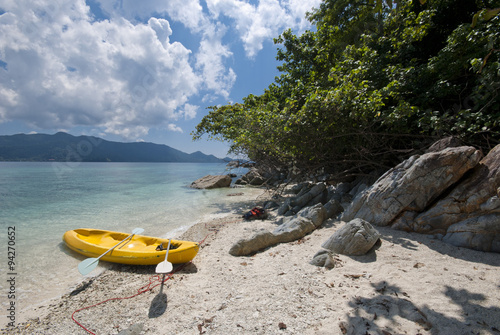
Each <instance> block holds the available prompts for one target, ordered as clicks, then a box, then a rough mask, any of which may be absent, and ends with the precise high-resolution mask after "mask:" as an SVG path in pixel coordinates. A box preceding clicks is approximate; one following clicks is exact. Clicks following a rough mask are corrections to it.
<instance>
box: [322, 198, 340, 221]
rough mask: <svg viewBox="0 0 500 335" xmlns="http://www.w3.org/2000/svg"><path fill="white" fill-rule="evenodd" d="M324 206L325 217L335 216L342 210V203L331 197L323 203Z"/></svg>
mask: <svg viewBox="0 0 500 335" xmlns="http://www.w3.org/2000/svg"><path fill="white" fill-rule="evenodd" d="M324 207H325V210H326V218H327V219H330V218H332V217H334V216H337V215H339V214H340V213H342V212H343V211H344V207H342V205H341V204H340V202H339V201H338V200H337V199H331V200H330V201H328V202H327V203H326V204H325V206H324Z"/></svg>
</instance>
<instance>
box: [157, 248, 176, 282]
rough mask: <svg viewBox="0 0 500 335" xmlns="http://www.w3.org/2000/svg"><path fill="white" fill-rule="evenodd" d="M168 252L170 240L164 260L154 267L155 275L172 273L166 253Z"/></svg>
mask: <svg viewBox="0 0 500 335" xmlns="http://www.w3.org/2000/svg"><path fill="white" fill-rule="evenodd" d="M169 250H170V240H168V246H167V253H166V254H165V260H164V261H163V262H161V263H159V264H158V265H157V266H156V273H164V274H165V273H169V272H171V271H172V268H173V267H172V263H170V262H169V261H168V260H167V258H168V251H169Z"/></svg>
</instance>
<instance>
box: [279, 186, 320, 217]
mask: <svg viewBox="0 0 500 335" xmlns="http://www.w3.org/2000/svg"><path fill="white" fill-rule="evenodd" d="M324 192H325V194H324ZM324 198H326V185H325V183H317V184H314V185H312V186H311V185H307V186H305V187H302V189H301V190H300V191H299V192H298V194H297V195H296V196H295V197H292V198H287V199H285V201H284V202H283V204H282V205H281V206H280V208H279V209H278V215H293V214H295V213H298V212H299V211H300V210H301V209H302V208H304V207H305V206H313V205H315V204H317V203H320V202H322V200H323V199H324Z"/></svg>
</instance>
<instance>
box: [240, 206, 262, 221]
mask: <svg viewBox="0 0 500 335" xmlns="http://www.w3.org/2000/svg"><path fill="white" fill-rule="evenodd" d="M243 219H245V220H257V219H260V220H265V219H267V211H266V210H265V209H264V208H262V207H254V208H252V209H251V210H250V211H248V212H246V213H245V214H244V215H243Z"/></svg>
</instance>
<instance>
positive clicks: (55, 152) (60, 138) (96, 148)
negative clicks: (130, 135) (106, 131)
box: [0, 132, 223, 163]
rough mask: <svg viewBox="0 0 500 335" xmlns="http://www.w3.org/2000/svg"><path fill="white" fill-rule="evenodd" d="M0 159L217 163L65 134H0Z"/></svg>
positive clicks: (197, 156)
mask: <svg viewBox="0 0 500 335" xmlns="http://www.w3.org/2000/svg"><path fill="white" fill-rule="evenodd" d="M0 161H37V162H45V161H61V162H62V161H64V162H67V161H71V162H184V163H219V162H223V160H222V159H219V158H217V157H215V156H213V155H205V154H204V153H202V152H199V151H197V152H194V153H192V154H187V153H185V152H182V151H179V150H176V149H173V148H171V147H169V146H167V145H163V144H154V143H146V142H132V143H123V142H112V141H106V140H103V139H102V138H99V137H94V136H73V135H70V134H67V133H63V132H60V133H57V134H54V135H47V134H32V135H26V134H17V135H8V136H6V135H4V136H0Z"/></svg>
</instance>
